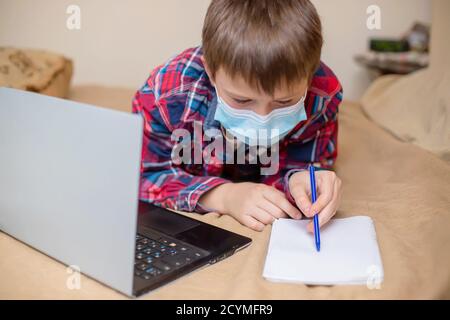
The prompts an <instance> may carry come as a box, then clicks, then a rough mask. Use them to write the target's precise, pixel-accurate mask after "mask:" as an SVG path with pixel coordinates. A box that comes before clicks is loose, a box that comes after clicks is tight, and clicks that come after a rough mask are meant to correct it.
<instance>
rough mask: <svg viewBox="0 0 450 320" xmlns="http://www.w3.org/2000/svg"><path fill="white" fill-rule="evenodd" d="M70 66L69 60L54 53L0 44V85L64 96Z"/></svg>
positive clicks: (66, 90)
mask: <svg viewBox="0 0 450 320" xmlns="http://www.w3.org/2000/svg"><path fill="white" fill-rule="evenodd" d="M72 69H73V66H72V61H71V60H69V59H67V58H65V57H63V56H61V55H58V54H55V53H51V52H46V51H42V50H34V49H17V48H11V47H0V87H11V88H16V89H22V90H28V91H34V92H38V93H42V94H46V95H51V96H55V97H61V98H65V97H67V94H68V89H69V85H70V79H71V77H72Z"/></svg>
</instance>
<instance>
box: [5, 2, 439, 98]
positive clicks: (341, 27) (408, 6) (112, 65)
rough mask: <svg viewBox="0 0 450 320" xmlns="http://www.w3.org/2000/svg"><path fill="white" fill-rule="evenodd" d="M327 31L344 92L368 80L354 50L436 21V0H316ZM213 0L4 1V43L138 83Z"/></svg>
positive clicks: (196, 32)
mask: <svg viewBox="0 0 450 320" xmlns="http://www.w3.org/2000/svg"><path fill="white" fill-rule="evenodd" d="M313 2H314V4H315V5H316V6H317V9H318V11H319V14H320V15H321V17H322V20H323V25H324V34H325V46H324V50H323V60H324V61H326V63H328V64H329V65H330V66H331V67H332V68H333V69H334V70H335V72H336V73H337V75H338V76H339V77H340V79H341V81H342V83H343V85H344V89H345V98H347V99H352V100H355V99H358V98H359V97H360V96H361V94H362V92H363V91H364V90H365V88H366V87H367V85H368V84H369V78H368V75H367V72H366V71H365V70H364V69H363V68H361V67H359V66H357V65H356V64H354V62H353V55H354V54H356V53H359V52H362V51H364V50H365V49H366V46H367V37H368V36H370V35H377V36H398V35H401V33H402V32H404V31H405V30H407V29H408V28H409V26H410V25H411V23H412V22H413V21H415V20H422V21H430V16H431V13H430V12H431V9H430V0H372V1H369V0H339V1H331V0H313ZM71 4H76V5H78V6H79V7H80V9H81V29H80V30H68V29H67V28H66V19H67V17H68V14H67V13H66V8H67V7H68V6H69V5H71ZM208 4H209V0H190V1H186V0H184V1H183V0H127V1H120V0H108V1H107V0H57V1H56V0H39V1H36V0H34V1H33V0H0V45H11V46H18V47H38V48H44V49H49V50H53V51H57V52H60V53H63V54H65V55H67V56H69V57H71V58H72V59H73V60H74V62H75V74H74V79H73V82H74V83H75V84H80V83H83V84H86V83H100V84H104V85H118V86H128V87H136V88H137V87H138V86H140V85H141V84H142V83H143V81H144V80H145V78H146V76H147V75H148V72H149V71H150V70H151V69H152V68H153V67H154V66H156V65H158V64H160V63H162V62H164V60H165V59H167V58H168V57H170V56H171V55H173V54H175V53H177V52H180V51H182V50H183V49H185V48H187V47H189V46H195V45H197V44H199V43H200V40H201V28H202V24H203V18H204V15H205V12H206V9H207V7H208ZM370 4H377V5H379V6H380V8H381V13H382V16H381V17H382V29H381V30H380V31H370V30H368V29H367V27H366V19H367V14H366V8H367V6H369V5H370Z"/></svg>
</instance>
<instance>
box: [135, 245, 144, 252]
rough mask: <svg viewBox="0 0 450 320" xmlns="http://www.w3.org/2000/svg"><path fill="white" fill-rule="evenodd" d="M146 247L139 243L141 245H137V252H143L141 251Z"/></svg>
mask: <svg viewBox="0 0 450 320" xmlns="http://www.w3.org/2000/svg"><path fill="white" fill-rule="evenodd" d="M145 247H146V245H145V244H140V243H139V244H137V245H136V250H137V251H141V250H142V249H144V248H145Z"/></svg>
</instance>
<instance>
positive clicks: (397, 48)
mask: <svg viewBox="0 0 450 320" xmlns="http://www.w3.org/2000/svg"><path fill="white" fill-rule="evenodd" d="M370 50H372V51H376V52H407V51H409V50H410V47H409V43H408V41H406V40H393V39H370Z"/></svg>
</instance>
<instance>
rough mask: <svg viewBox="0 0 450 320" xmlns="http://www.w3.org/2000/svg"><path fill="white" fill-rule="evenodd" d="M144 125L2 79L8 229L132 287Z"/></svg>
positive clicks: (121, 287) (3, 214) (0, 175)
mask: <svg viewBox="0 0 450 320" xmlns="http://www.w3.org/2000/svg"><path fill="white" fill-rule="evenodd" d="M130 103H131V101H130ZM142 125H143V124H142V119H141V118H140V117H139V116H137V115H134V114H129V113H124V112H119V111H114V110H109V109H104V108H98V107H94V106H90V105H86V104H81V103H76V102H73V101H68V100H64V99H58V98H53V97H48V96H44V95H40V94H36V93H31V92H26V91H21V90H16V89H10V88H0V154H1V156H0V230H1V231H3V232H5V233H8V234H10V235H11V236H13V237H15V238H17V239H19V240H21V241H23V242H25V243H27V244H28V245H30V246H32V247H34V248H36V249H38V250H40V251H42V252H44V253H45V254H47V255H49V256H51V257H53V258H55V259H57V260H59V261H61V262H63V263H65V264H67V265H74V266H77V267H79V268H80V271H81V272H82V273H84V274H87V275H89V276H91V277H92V278H95V279H97V280H99V281H101V282H103V283H105V284H107V285H109V286H110V287H112V288H114V289H117V290H118V291H121V292H123V293H125V294H128V295H132V289H133V266H134V244H135V235H136V224H137V206H138V187H139V173H140V170H139V166H140V156H141V144H142Z"/></svg>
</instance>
